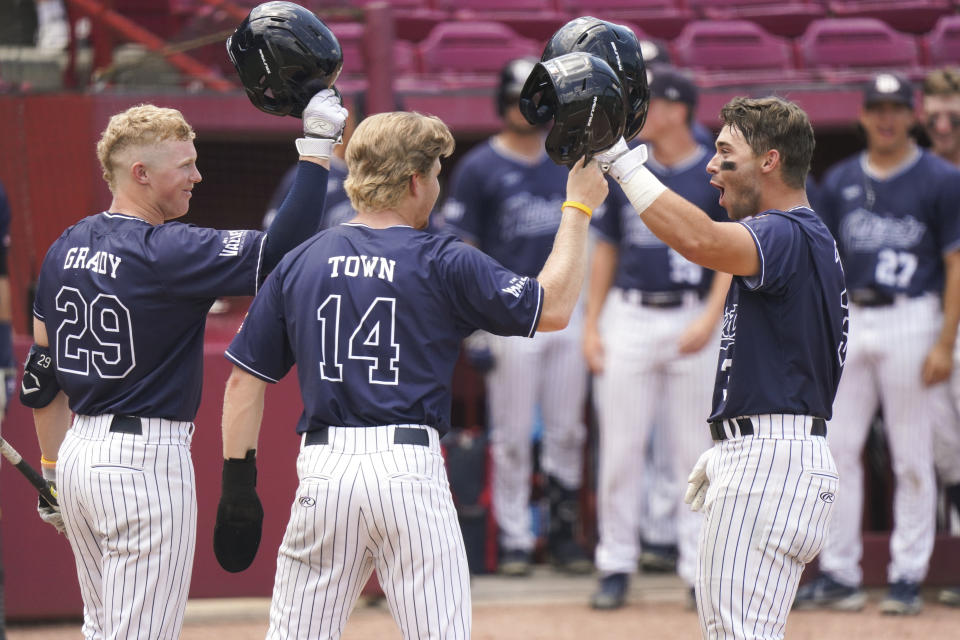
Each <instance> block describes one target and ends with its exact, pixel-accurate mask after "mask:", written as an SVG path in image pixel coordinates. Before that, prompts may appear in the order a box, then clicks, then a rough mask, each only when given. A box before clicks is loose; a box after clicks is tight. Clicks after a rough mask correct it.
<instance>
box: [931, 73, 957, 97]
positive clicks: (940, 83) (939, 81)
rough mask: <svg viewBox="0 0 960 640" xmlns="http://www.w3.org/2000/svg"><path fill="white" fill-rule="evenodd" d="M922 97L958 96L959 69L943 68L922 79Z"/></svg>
mask: <svg viewBox="0 0 960 640" xmlns="http://www.w3.org/2000/svg"><path fill="white" fill-rule="evenodd" d="M923 95H925V96H953V95H960V69H951V68H950V67H944V68H942V69H936V70H934V71H931V72H930V73H928V74H927V77H926V78H924V79H923Z"/></svg>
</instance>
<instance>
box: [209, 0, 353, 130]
mask: <svg viewBox="0 0 960 640" xmlns="http://www.w3.org/2000/svg"><path fill="white" fill-rule="evenodd" d="M227 54H228V55H229V56H230V61H231V62H233V66H235V67H236V68H237V73H239V74H240V82H241V83H242V84H243V88H244V90H246V92H247V97H249V98H250V102H252V103H253V105H254V106H255V107H257V108H258V109H260V110H261V111H266V112H267V113H272V114H274V115H278V116H285V115H292V116H296V117H298V118H299V117H301V116H302V115H303V109H304V107H306V106H307V103H308V102H310V98H312V97H313V96H314V94H316V93H317V92H318V91H320V90H321V89H327V88H329V87H331V86H332V85H333V83H334V81H336V79H337V76H338V75H340V69H341V68H342V67H343V51H342V50H341V49H340V43H339V42H337V38H336V36H334V35H333V32H332V31H330V29H329V28H327V25H325V24H323V22H321V20H320V18H318V17H317V16H316V15H315V14H314V13H313V12H312V11H310V10H309V9H305V8H303V7H301V6H300V5H298V4H294V3H293V2H264V3H263V4H260V5H257V6H256V7H254V8H253V9H252V10H251V11H250V15H248V16H247V17H246V18H244V20H243V22H241V23H240V26H238V27H237V30H236V31H234V33H233V35H232V36H230V37H229V38H227Z"/></svg>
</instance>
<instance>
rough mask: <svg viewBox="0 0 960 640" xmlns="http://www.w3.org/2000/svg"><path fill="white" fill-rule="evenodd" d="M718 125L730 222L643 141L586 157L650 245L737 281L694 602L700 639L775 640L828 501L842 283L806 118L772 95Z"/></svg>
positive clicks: (728, 112) (718, 180) (694, 488)
mask: <svg viewBox="0 0 960 640" xmlns="http://www.w3.org/2000/svg"><path fill="white" fill-rule="evenodd" d="M720 116H721V119H722V121H723V123H724V126H723V128H722V130H721V131H720V134H719V136H718V138H717V141H716V150H717V151H716V154H715V155H714V156H713V158H712V159H711V160H710V162H709V164H708V165H707V172H708V173H709V174H710V175H711V179H710V184H712V185H713V186H715V187H717V188H718V189H719V190H720V199H719V203H720V205H721V206H723V207H724V208H725V209H726V210H727V213H728V214H729V216H730V218H731V219H732V220H735V221H736V222H735V223H729V222H717V221H714V220H712V219H711V218H710V217H709V216H708V215H707V214H705V213H704V212H703V211H702V210H700V209H699V208H698V207H696V206H695V205H693V204H691V203H690V202H688V201H686V200H684V199H683V198H681V197H680V196H678V195H677V194H675V193H674V192H672V191H670V190H669V189H667V187H665V186H664V185H663V184H662V183H661V182H660V181H659V180H658V179H657V178H656V177H655V176H654V174H653V173H652V172H651V171H650V170H649V169H647V168H646V167H645V166H644V164H643V162H644V161H645V159H646V148H645V147H638V148H637V149H634V150H632V151H628V149H627V146H626V144H624V143H621V144H619V145H617V146H616V147H614V148H613V149H611V150H610V151H608V152H605V153H603V154H600V155H599V156H598V157H597V159H598V160H599V161H600V162H601V164H605V165H607V166H608V167H609V173H610V175H612V176H613V177H614V178H615V179H616V180H617V182H619V183H620V186H621V187H622V188H623V191H624V193H625V194H626V196H627V198H628V199H629V200H630V202H631V204H632V205H633V207H634V209H635V210H636V211H637V212H638V213H639V214H640V218H641V220H643V222H644V223H645V224H646V225H647V227H648V228H649V229H650V230H651V231H652V232H653V233H654V235H656V236H657V237H658V238H660V240H662V241H663V242H664V243H666V244H667V245H668V246H670V247H671V248H673V249H674V250H676V251H677V252H678V253H680V254H681V255H683V256H684V257H685V258H687V259H688V260H690V261H691V262H694V263H696V264H700V265H702V266H705V267H708V268H711V269H714V270H716V271H723V272H726V273H730V274H733V276H734V277H733V281H732V284H731V286H730V291H729V293H728V294H727V300H726V305H725V308H724V315H723V326H722V330H721V337H720V357H719V359H718V365H717V376H716V383H715V385H714V393H713V412H712V413H711V415H710V418H709V420H710V432H711V435H712V436H713V439H714V441H715V444H714V446H713V447H712V448H711V449H708V450H707V451H706V452H705V453H704V454H703V455H701V457H700V459H699V460H698V461H697V463H696V465H694V468H693V472H692V473H691V474H690V477H689V485H688V488H687V495H686V496H685V499H686V501H687V502H689V503H690V505H691V508H693V509H694V510H697V509H700V508H702V509H703V510H704V514H705V520H704V524H703V529H702V532H701V535H700V546H699V559H698V562H697V578H696V594H697V606H698V610H699V613H700V627H701V631H702V633H703V637H704V638H731V639H732V638H782V637H783V630H784V626H785V624H786V617H787V612H788V610H789V603H790V602H791V601H792V600H793V596H794V594H795V593H796V589H797V584H798V582H799V579H800V573H801V571H802V569H803V566H804V564H805V563H807V562H809V561H810V560H812V559H813V558H814V557H815V556H816V555H817V552H818V551H819V550H820V547H821V545H822V541H823V537H824V534H825V527H826V525H827V523H828V521H829V518H830V513H831V511H832V508H833V500H834V497H835V495H836V492H837V485H838V480H837V472H836V467H835V465H834V462H833V458H832V456H831V454H830V449H829V448H828V446H827V442H826V438H825V437H824V436H825V434H826V426H825V421H826V420H827V419H829V418H830V415H831V404H832V402H833V397H834V394H835V393H836V388H837V384H838V383H839V379H840V373H841V371H842V368H843V359H844V353H845V350H846V340H847V314H846V306H847V302H846V289H845V286H844V277H843V270H842V268H841V265H840V258H839V256H838V255H837V249H836V244H835V243H834V241H833V238H832V237H831V236H830V232H829V231H828V230H827V228H826V226H825V225H824V224H823V223H822V222H821V221H820V219H819V218H818V217H817V216H816V214H815V213H814V212H813V211H812V210H811V209H810V208H809V206H808V202H807V197H806V194H805V192H804V182H805V179H806V176H807V172H808V170H809V167H810V157H811V155H812V153H813V145H814V136H813V128H812V127H811V126H810V122H809V120H808V119H807V116H806V114H805V113H804V112H803V111H802V110H801V109H800V108H799V107H797V106H796V105H794V104H793V103H791V102H788V101H785V100H782V99H780V98H761V99H749V98H735V99H733V100H732V101H730V102H729V103H727V105H726V106H724V108H723V109H722V111H721V114H720ZM638 392H639V390H638Z"/></svg>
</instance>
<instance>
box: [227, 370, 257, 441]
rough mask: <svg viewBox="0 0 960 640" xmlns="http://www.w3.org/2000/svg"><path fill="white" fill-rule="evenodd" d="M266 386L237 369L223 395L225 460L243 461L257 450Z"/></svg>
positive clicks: (228, 381)
mask: <svg viewBox="0 0 960 640" xmlns="http://www.w3.org/2000/svg"><path fill="white" fill-rule="evenodd" d="M266 388H267V383H266V382H265V381H263V380H261V379H260V378H257V377H256V376H253V375H251V374H249V373H247V372H246V371H244V370H243V369H241V368H240V367H237V366H234V368H233V371H232V372H231V373H230V378H229V379H228V380H227V390H226V392H225V393H224V396H223V425H222V426H223V457H224V459H225V460H226V459H229V458H243V457H245V456H246V455H247V451H249V450H250V449H256V448H257V438H258V437H259V435H260V423H261V422H262V420H263V398H264V394H265V393H266Z"/></svg>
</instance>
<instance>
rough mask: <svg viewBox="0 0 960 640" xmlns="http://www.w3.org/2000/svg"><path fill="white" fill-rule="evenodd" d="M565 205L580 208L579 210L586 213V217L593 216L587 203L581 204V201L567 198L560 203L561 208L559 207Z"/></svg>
mask: <svg viewBox="0 0 960 640" xmlns="http://www.w3.org/2000/svg"><path fill="white" fill-rule="evenodd" d="M565 207H573V208H574V209H580V211H583V212H584V213H585V214H587V217H588V218H592V217H593V209H591V208H590V207H588V206H587V205H585V204H583V203H582V202H576V201H574V200H567V201H565V202H564V203H563V204H562V205H560V208H561V209H563V208H565Z"/></svg>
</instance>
